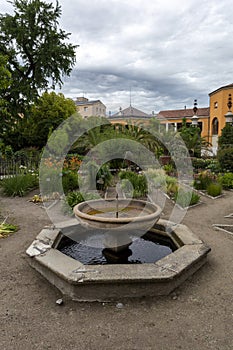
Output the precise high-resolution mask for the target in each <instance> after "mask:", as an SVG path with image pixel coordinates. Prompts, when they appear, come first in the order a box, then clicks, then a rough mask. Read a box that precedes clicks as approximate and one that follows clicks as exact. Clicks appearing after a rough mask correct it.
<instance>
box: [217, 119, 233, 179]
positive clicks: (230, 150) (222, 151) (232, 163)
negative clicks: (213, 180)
mask: <svg viewBox="0 0 233 350" xmlns="http://www.w3.org/2000/svg"><path fill="white" fill-rule="evenodd" d="M218 146H219V148H218V153H217V157H218V160H219V163H220V166H221V169H222V171H230V172H233V126H232V125H231V124H229V123H226V125H225V126H224V128H223V129H222V134H221V136H220V137H219V139H218Z"/></svg>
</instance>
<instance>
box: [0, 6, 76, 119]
mask: <svg viewBox="0 0 233 350" xmlns="http://www.w3.org/2000/svg"><path fill="white" fill-rule="evenodd" d="M12 5H13V8H14V14H13V15H10V14H0V54H2V55H4V56H6V57H7V59H8V63H7V69H8V70H9V72H10V74H11V84H10V85H9V86H7V87H6V88H5V89H2V91H1V96H0V98H1V99H3V100H5V101H7V103H8V106H9V112H10V114H11V115H13V116H14V117H15V119H16V124H17V123H18V122H20V120H21V118H19V115H20V114H23V115H24V117H25V118H26V116H27V111H28V108H29V106H30V104H31V102H32V101H35V99H37V98H38V96H39V94H40V92H41V91H43V90H46V89H48V88H54V87H55V86H56V85H59V86H61V85H62V79H63V77H64V76H66V75H69V74H70V73H71V70H72V67H73V65H74V64H75V60H76V57H75V49H76V46H74V45H72V44H70V43H68V39H69V36H70V33H66V32H65V31H64V30H62V29H60V28H59V18H60V16H61V7H60V5H59V3H58V2H56V5H53V4H52V3H47V2H45V1H41V0H13V1H12Z"/></svg>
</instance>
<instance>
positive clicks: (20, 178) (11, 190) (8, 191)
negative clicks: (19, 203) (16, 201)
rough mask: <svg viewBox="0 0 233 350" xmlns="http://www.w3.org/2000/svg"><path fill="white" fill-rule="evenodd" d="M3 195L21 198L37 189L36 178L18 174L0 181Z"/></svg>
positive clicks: (33, 175)
mask: <svg viewBox="0 0 233 350" xmlns="http://www.w3.org/2000/svg"><path fill="white" fill-rule="evenodd" d="M0 186H1V187H2V190H3V194H4V195H6V196H12V197H15V196H19V197H23V196H25V195H26V194H27V193H28V192H30V191H32V190H33V189H35V188H37V187H38V177H37V176H36V175H35V174H30V173H28V174H20V175H15V176H12V177H9V178H6V179H3V180H1V182H0Z"/></svg>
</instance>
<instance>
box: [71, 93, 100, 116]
mask: <svg viewBox="0 0 233 350" xmlns="http://www.w3.org/2000/svg"><path fill="white" fill-rule="evenodd" d="M75 104H76V108H77V111H78V112H79V114H80V115H81V116H82V117H83V118H88V117H92V116H96V117H106V106H105V105H104V104H103V103H102V102H101V101H100V100H93V101H90V100H89V99H88V98H86V97H77V99H76V100H75Z"/></svg>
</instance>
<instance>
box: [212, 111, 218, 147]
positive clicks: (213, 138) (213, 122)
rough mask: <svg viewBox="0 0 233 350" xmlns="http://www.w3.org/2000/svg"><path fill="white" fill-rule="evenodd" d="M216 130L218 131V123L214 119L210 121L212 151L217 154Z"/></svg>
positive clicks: (216, 119)
mask: <svg viewBox="0 0 233 350" xmlns="http://www.w3.org/2000/svg"><path fill="white" fill-rule="evenodd" d="M218 129H219V123H218V118H216V117H215V118H214V119H213V121H212V150H213V153H214V154H216V153H217V149H218Z"/></svg>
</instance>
